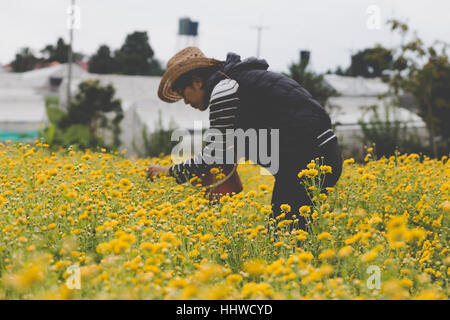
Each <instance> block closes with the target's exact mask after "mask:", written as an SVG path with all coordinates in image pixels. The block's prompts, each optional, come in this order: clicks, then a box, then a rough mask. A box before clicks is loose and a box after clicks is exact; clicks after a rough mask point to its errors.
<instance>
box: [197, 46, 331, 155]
mask: <svg viewBox="0 0 450 320" xmlns="http://www.w3.org/2000/svg"><path fill="white" fill-rule="evenodd" d="M268 67H269V65H268V64H267V62H266V61H265V60H260V59H257V58H254V57H251V58H248V59H245V60H244V61H241V58H240V56H239V55H237V54H235V53H231V52H230V53H228V55H227V59H226V61H225V63H224V65H223V67H222V68H221V69H220V71H221V72H223V73H225V74H226V75H227V76H228V77H230V78H231V79H234V80H236V81H237V82H238V83H239V91H238V95H239V98H240V100H241V108H240V110H239V114H238V121H237V127H239V128H242V129H244V130H246V129H248V128H255V129H264V128H267V129H271V128H272V129H279V130H280V148H283V147H284V146H285V147H292V146H294V145H295V146H301V147H304V148H312V147H313V145H314V143H315V138H316V137H317V135H319V134H320V133H321V132H324V131H325V130H327V129H330V128H331V120H330V117H329V115H328V114H327V112H326V111H325V109H324V108H323V107H322V106H321V105H320V104H319V103H318V102H317V101H316V100H315V99H314V98H313V97H312V96H311V94H310V93H309V92H308V91H306V90H305V89H304V88H303V87H302V86H301V85H300V84H298V83H297V82H296V81H295V80H293V79H291V78H289V77H286V76H284V75H282V74H279V73H275V72H271V71H268V70H267V68H268ZM225 78H226V77H225V76H224V75H223V74H221V73H220V72H216V73H214V74H213V75H212V76H211V77H210V78H209V79H208V81H207V83H206V86H205V88H206V92H207V94H206V99H207V100H208V101H206V104H208V102H209V97H210V95H211V92H212V90H213V88H214V86H215V85H216V84H217V83H218V82H219V81H221V80H223V79H225Z"/></svg>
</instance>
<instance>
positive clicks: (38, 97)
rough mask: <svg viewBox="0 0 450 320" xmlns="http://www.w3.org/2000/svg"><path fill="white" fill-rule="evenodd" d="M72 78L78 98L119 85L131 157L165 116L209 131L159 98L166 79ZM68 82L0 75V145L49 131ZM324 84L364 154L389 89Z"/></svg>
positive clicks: (77, 70) (405, 115) (33, 74)
mask: <svg viewBox="0 0 450 320" xmlns="http://www.w3.org/2000/svg"><path fill="white" fill-rule="evenodd" d="M3 71H4V70H3ZM72 75H73V79H72V86H71V91H72V96H73V97H74V96H75V95H76V93H77V89H78V85H79V84H80V83H81V82H82V81H84V80H88V79H92V80H94V79H98V80H99V81H100V83H101V84H102V85H107V84H112V85H113V87H114V88H115V90H116V95H115V96H116V98H119V99H120V100H121V101H122V109H123V111H124V119H123V120H122V122H121V131H122V133H121V136H120V140H121V141H122V143H123V145H122V148H121V149H127V151H128V152H127V154H129V155H134V154H136V150H135V149H134V147H133V146H136V147H137V148H142V149H143V145H142V144H143V139H142V130H143V128H144V127H145V126H146V127H147V132H148V133H150V132H152V131H153V130H154V129H155V128H156V123H157V122H158V120H159V119H158V118H159V114H161V118H162V119H161V120H162V125H163V128H165V129H168V128H169V127H171V126H172V127H176V128H178V129H184V130H190V131H192V130H193V129H194V128H195V127H196V128H198V127H199V126H202V127H203V128H207V127H209V120H208V118H209V115H208V112H201V111H198V110H195V109H193V108H190V107H189V106H186V105H185V104H184V103H183V101H179V102H177V103H173V104H169V103H165V102H163V101H161V100H160V99H159V98H158V96H157V91H158V86H159V82H160V80H161V78H160V77H148V76H126V75H99V74H91V73H88V72H87V71H85V70H84V69H83V68H81V67H79V66H78V65H76V64H73V68H72ZM66 78H67V64H60V65H55V66H51V67H48V68H43V69H39V70H33V71H28V72H24V73H19V74H18V73H11V72H0V140H6V139H5V138H3V139H2V137H9V136H11V135H12V136H14V135H16V136H17V135H18V134H20V133H31V134H32V135H33V134H34V135H36V134H37V130H38V129H39V128H40V127H43V126H45V125H47V123H48V120H47V115H46V110H45V97H46V96H49V95H54V96H58V97H59V100H60V105H61V106H65V104H66V97H67V84H66V81H65V79H66ZM324 81H325V83H326V84H327V85H328V86H330V87H332V88H334V89H335V90H336V91H337V92H338V93H339V94H340V96H339V97H333V98H330V99H329V104H328V106H327V109H328V110H329V113H330V116H331V119H332V122H333V124H335V125H336V133H337V135H338V136H339V138H340V142H341V143H342V144H343V145H344V146H345V147H346V149H347V151H348V152H353V151H352V149H354V150H362V143H361V142H360V140H359V139H358V138H357V136H358V135H359V136H360V135H361V130H360V126H359V124H358V120H360V119H362V120H363V121H365V122H367V121H369V119H370V117H371V113H370V112H367V109H365V108H364V107H363V106H372V105H375V106H378V108H379V114H380V116H382V117H383V116H385V110H386V106H385V104H384V103H383V102H382V101H381V100H379V99H378V96H379V95H380V94H384V93H386V92H387V91H388V87H387V85H386V84H385V83H383V82H381V81H380V80H379V79H365V78H360V77H357V78H354V77H344V76H338V75H325V76H324ZM390 119H391V120H395V119H396V120H400V121H402V122H407V123H408V126H410V127H414V128H416V129H418V130H419V131H420V133H421V135H422V136H424V137H426V135H427V131H426V126H425V124H424V122H423V121H422V119H421V118H420V117H419V116H417V115H416V114H415V113H413V112H411V111H409V110H407V109H405V108H396V109H395V110H393V111H392V112H391V117H390ZM196 122H197V123H196ZM196 125H197V126H196ZM103 134H104V136H103V137H104V138H105V139H106V140H108V139H109V138H111V137H108V136H107V135H106V133H105V132H103Z"/></svg>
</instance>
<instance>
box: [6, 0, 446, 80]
mask: <svg viewBox="0 0 450 320" xmlns="http://www.w3.org/2000/svg"><path fill="white" fill-rule="evenodd" d="M69 4H70V0H38V1H36V0H0V63H1V64H6V63H8V62H10V61H11V60H12V59H13V58H14V54H15V53H16V52H17V51H18V50H19V49H20V48H21V47H25V46H28V47H31V48H32V49H34V50H35V52H36V53H38V51H39V50H40V49H42V48H43V47H44V46H45V45H46V44H50V43H52V44H54V43H55V42H56V39H57V38H58V37H64V38H65V39H66V40H67V39H68V30H67V27H66V23H67V13H66V10H67V7H68V5H69ZM76 4H77V5H78V6H79V7H80V10H81V29H80V30H77V31H76V32H75V44H74V49H75V50H76V51H81V52H82V53H85V54H88V55H90V54H93V53H94V52H95V51H96V50H97V48H98V47H99V45H101V44H107V45H109V46H110V47H111V48H112V49H117V48H119V47H120V46H121V45H122V43H123V41H124V39H125V37H126V35H127V34H128V33H131V32H133V31H135V30H138V31H147V32H148V35H149V37H150V45H151V46H152V48H153V50H154V51H155V57H156V58H158V59H160V60H161V61H163V62H164V63H166V62H167V61H168V59H170V57H171V56H172V55H173V54H174V53H176V51H177V49H182V47H183V42H182V41H181V42H180V41H178V43H177V31H178V19H179V18H180V17H183V16H187V17H190V18H191V19H192V20H194V21H198V22H199V37H198V39H197V46H198V47H200V49H201V50H202V51H203V52H204V53H205V54H206V55H207V56H209V57H214V58H217V59H221V60H224V59H225V57H226V54H227V52H230V51H233V52H236V53H238V54H240V55H241V56H242V57H243V58H246V57H249V56H255V55H256V43H257V41H256V39H257V36H256V35H257V32H256V30H255V29H253V28H252V26H255V25H263V26H266V27H267V29H265V30H264V31H263V33H262V43H261V54H260V56H261V58H264V59H266V60H267V62H268V63H269V65H270V69H271V70H273V71H287V66H288V65H289V64H290V63H291V62H294V61H295V62H297V60H298V57H299V50H301V49H307V50H310V51H311V55H312V56H311V62H312V67H313V68H314V70H316V71H319V72H325V71H326V70H327V69H333V70H334V69H335V68H336V67H337V66H338V65H341V66H343V67H348V65H349V63H350V54H351V52H356V51H357V50H359V49H362V48H365V47H369V46H373V45H374V44H376V43H381V44H383V45H386V46H392V45H395V44H397V43H398V37H396V36H393V35H392V34H391V33H390V31H389V29H388V28H387V26H386V24H385V21H386V20H387V19H390V18H391V17H392V16H393V15H394V16H395V18H397V19H401V20H404V21H408V22H409V25H410V27H411V28H412V29H414V30H417V31H418V34H419V36H420V37H421V38H423V39H424V40H425V41H426V42H427V43H431V42H432V41H434V40H436V39H439V40H444V41H450V19H449V17H448V14H449V12H450V1H448V0H427V1H425V0H371V1H367V0H315V1H306V0H227V1H224V0H220V1H213V0H190V1H186V0H166V1H162V0H158V1H153V0H126V1H124V0H120V1H119V0H77V1H76ZM372 5H376V6H377V8H379V9H380V11H379V13H380V19H381V22H382V23H381V29H373V28H372V29H370V28H368V27H367V23H368V21H369V23H372V24H370V25H371V26H376V20H377V13H376V12H374V11H371V12H369V13H368V11H367V10H368V8H369V7H370V6H372Z"/></svg>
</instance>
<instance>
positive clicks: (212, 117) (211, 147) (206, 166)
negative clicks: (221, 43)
mask: <svg viewBox="0 0 450 320" xmlns="http://www.w3.org/2000/svg"><path fill="white" fill-rule="evenodd" d="M238 88H239V84H238V83H237V82H236V81H235V80H232V79H225V80H222V81H220V82H219V83H218V84H217V85H216V86H215V87H214V89H213V91H212V93H211V97H210V100H209V121H210V128H209V130H208V134H207V139H206V140H207V141H206V142H209V143H208V144H207V145H206V146H205V148H204V149H203V150H202V151H201V152H200V153H199V154H197V155H195V156H194V157H193V158H191V159H189V160H186V161H184V162H183V163H180V164H176V165H174V166H172V167H170V168H169V174H170V175H171V176H173V177H175V179H176V181H177V182H178V183H184V182H186V181H188V180H189V179H191V178H192V177H194V176H197V177H200V176H201V175H202V174H203V173H206V172H208V171H209V170H210V169H211V168H212V167H214V165H217V164H224V163H227V164H229V163H230V151H234V138H233V139H229V141H228V143H227V133H228V134H232V132H230V131H228V132H227V129H235V127H236V117H237V113H238V110H239V106H240V100H239V97H238V93H237V91H238ZM227 154H228V156H227ZM231 155H232V157H233V158H232V161H235V160H236V159H235V155H234V152H233V153H231Z"/></svg>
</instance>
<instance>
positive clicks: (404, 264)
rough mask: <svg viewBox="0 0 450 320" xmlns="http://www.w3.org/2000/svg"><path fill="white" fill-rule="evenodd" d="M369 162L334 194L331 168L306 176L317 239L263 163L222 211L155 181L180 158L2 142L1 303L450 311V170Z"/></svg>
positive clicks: (246, 171)
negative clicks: (407, 304) (281, 196)
mask: <svg viewBox="0 0 450 320" xmlns="http://www.w3.org/2000/svg"><path fill="white" fill-rule="evenodd" d="M368 151H369V153H368V155H367V157H366V161H365V163H364V164H363V165H360V164H356V163H354V161H353V160H352V159H348V160H346V161H345V164H344V170H343V174H342V177H341V179H340V180H339V183H338V184H337V185H336V187H335V188H334V189H330V190H329V192H328V196H327V195H325V194H323V193H321V192H320V191H321V190H320V179H319V178H320V177H321V176H323V175H324V174H326V172H327V170H329V168H321V167H320V166H319V165H318V164H314V163H312V164H311V165H310V166H308V168H305V170H304V171H302V172H301V173H299V174H300V175H301V176H302V175H303V176H306V177H308V179H309V180H308V181H309V184H308V186H307V187H308V189H309V190H310V192H311V197H313V200H314V205H313V206H312V207H302V208H301V210H300V212H299V213H298V214H299V215H300V214H301V215H304V216H306V217H307V220H308V221H309V228H308V232H305V231H301V230H295V229H294V231H292V232H289V230H290V229H289V224H291V223H295V221H290V220H283V219H280V220H277V221H273V220H272V221H271V220H270V219H269V213H270V206H269V204H270V198H271V192H272V184H273V178H272V177H271V176H264V175H260V174H259V172H260V171H259V167H257V166H255V165H251V164H244V165H240V166H239V169H238V170H239V174H240V176H241V179H242V182H243V184H244V192H242V193H240V194H238V195H235V196H233V197H228V196H226V197H223V198H222V199H221V201H220V203H217V204H214V205H211V204H209V203H208V201H207V200H205V198H204V196H203V191H202V190H201V189H200V188H199V187H194V186H191V185H190V184H189V185H177V184H176V183H175V181H174V180H173V179H172V178H170V177H162V178H161V179H157V180H155V181H154V182H151V181H149V180H147V179H146V170H147V167H148V165H149V164H150V163H155V164H162V165H167V164H169V162H170V161H169V159H168V158H161V159H156V158H155V159H135V160H134V159H133V160H130V159H126V158H124V157H123V155H121V154H117V153H116V154H109V153H106V152H105V150H99V152H80V151H73V150H63V151H59V152H57V153H52V152H51V151H49V150H48V146H47V145H44V144H42V143H40V142H39V141H36V143H35V144H20V143H19V144H12V143H7V144H0V156H1V160H2V161H1V164H0V299H447V298H448V296H449V294H448V293H449V292H448V288H449V286H448V279H449V275H450V255H449V239H448V231H449V224H448V221H449V212H450V198H449V189H450V180H449V177H450V161H448V158H447V157H443V158H442V159H440V160H431V159H428V158H426V157H425V158H424V159H423V158H421V157H419V156H418V155H416V154H411V155H397V156H393V157H390V158H389V159H385V158H382V159H379V160H377V159H374V158H373V154H372V153H371V152H370V151H371V150H370V149H369V150H368ZM283 210H284V211H285V212H286V213H287V212H289V211H290V207H289V206H284V207H283ZM274 230H277V231H274ZM74 267H76V268H79V269H78V270H79V271H80V272H79V274H80V277H81V281H80V289H73V288H72V289H69V287H68V285H67V280H68V279H69V278H70V277H71V276H72V275H73V273H71V272H69V271H68V270H73V269H71V268H74ZM373 270H375V271H377V270H378V271H379V276H380V279H379V280H380V281H379V283H378V284H377V281H372V280H373V278H372V280H371V278H370V277H371V276H373V274H372V273H371V272H372V271H373Z"/></svg>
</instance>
